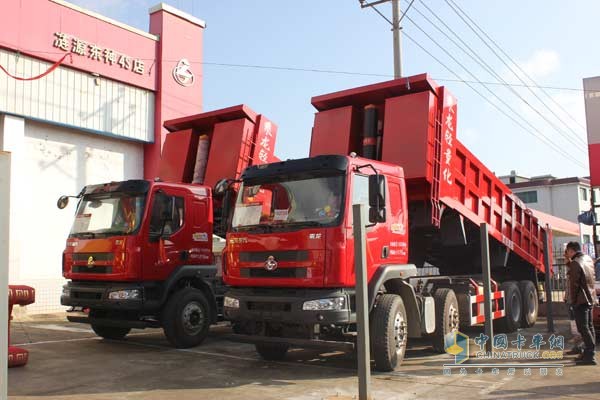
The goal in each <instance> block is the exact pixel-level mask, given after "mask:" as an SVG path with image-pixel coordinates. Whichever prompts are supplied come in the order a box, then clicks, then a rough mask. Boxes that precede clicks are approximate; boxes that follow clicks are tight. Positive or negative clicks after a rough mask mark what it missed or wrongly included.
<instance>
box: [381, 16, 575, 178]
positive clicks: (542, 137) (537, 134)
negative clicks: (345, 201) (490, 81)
mask: <svg viewBox="0 0 600 400" xmlns="http://www.w3.org/2000/svg"><path fill="white" fill-rule="evenodd" d="M372 8H373V9H375V7H372ZM407 18H408V17H407ZM413 24H414V22H413ZM415 25H416V24H415ZM417 27H418V26H417ZM418 28H419V27H418ZM419 29H420V28H419ZM421 31H423V30H421ZM423 32H424V31H423ZM424 33H425V35H427V36H428V37H429V38H430V39H431V40H432V41H433V42H434V43H435V44H436V45H438V47H440V48H442V50H444V51H446V50H445V49H444V48H443V47H442V46H441V45H439V44H438V43H437V42H436V41H435V40H434V39H432V38H431V36H429V35H428V34H427V33H426V32H424ZM404 36H406V37H407V38H408V39H409V40H410V41H412V42H413V43H415V44H416V45H417V46H418V47H419V48H421V50H423V51H424V52H425V53H427V54H428V55H429V56H430V57H432V58H433V59H434V60H436V61H437V62H438V63H439V64H441V65H442V66H443V67H444V68H446V69H447V70H448V71H449V72H450V73H452V74H453V75H454V76H456V77H457V78H459V79H461V77H460V75H458V74H457V73H456V72H455V71H454V70H452V69H451V68H450V67H448V66H447V65H446V64H445V63H443V62H442V61H441V60H440V59H439V58H437V57H435V56H434V55H433V54H432V53H431V52H429V51H428V50H427V49H425V47H423V46H422V45H421V44H420V43H419V42H418V41H416V40H415V39H413V38H412V37H411V36H410V35H408V34H407V33H406V32H404ZM446 53H447V54H449V53H448V52H447V51H446ZM449 56H450V57H451V58H452V59H453V60H454V61H455V62H457V63H458V64H459V65H460V66H461V67H462V68H463V69H465V71H467V72H468V73H470V72H469V70H468V69H467V68H466V67H464V65H462V64H461V63H460V62H459V61H458V60H456V58H455V57H454V56H452V55H451V54H449ZM471 75H472V74H471ZM474 78H475V79H477V78H476V77H474ZM461 80H462V79H461ZM467 86H469V87H470V88H471V89H472V90H473V91H475V92H476V93H477V94H478V95H479V96H480V97H482V98H483V99H484V100H485V101H487V102H488V103H490V104H491V105H492V106H493V107H495V108H496V109H497V110H498V111H500V112H501V113H502V114H504V115H505V116H506V117H508V118H510V119H511V120H512V121H513V122H515V123H516V124H517V125H519V126H520V127H521V128H522V129H524V130H525V131H527V132H528V133H530V134H531V135H533V136H534V137H536V138H537V139H539V140H541V141H542V142H543V143H544V144H546V145H547V146H549V147H550V148H552V149H553V150H554V151H556V152H557V153H558V154H560V155H562V156H563V157H565V158H566V159H569V160H570V161H572V162H573V163H574V164H576V165H578V166H580V167H582V168H585V167H586V166H585V165H584V164H583V163H581V162H580V161H579V160H578V159H577V158H575V157H573V156H572V155H571V154H570V153H568V152H566V151H565V150H563V149H562V148H560V147H559V146H558V145H557V144H556V143H554V142H553V141H552V140H551V139H549V138H548V137H546V136H545V135H544V134H542V133H541V132H539V131H538V130H537V129H536V128H535V127H534V126H533V125H531V123H529V122H528V121H527V120H525V119H524V118H523V117H522V116H521V115H519V114H518V113H516V112H515V111H514V110H512V108H511V107H510V105H508V104H507V103H506V102H505V101H504V100H502V99H501V98H500V97H498V96H497V95H495V93H494V92H493V91H491V90H490V89H489V88H487V87H486V89H487V90H488V91H489V92H490V93H491V94H492V95H494V96H496V97H497V98H498V100H499V101H500V102H501V103H503V104H504V105H505V106H506V107H507V108H509V109H510V110H511V111H512V112H513V114H515V115H517V116H519V117H520V118H521V119H522V120H523V121H525V122H526V123H527V124H529V125H530V126H531V127H532V128H533V130H531V129H528V128H527V127H525V126H524V125H523V124H522V123H521V122H519V121H518V120H516V119H515V118H514V117H513V116H512V115H510V114H508V113H507V112H506V111H505V110H503V109H502V108H500V107H498V105H497V104H495V103H494V102H492V101H491V100H490V99H489V98H488V97H486V96H485V95H483V94H482V93H481V92H480V91H478V90H477V89H476V88H475V87H474V86H473V85H471V84H468V83H467ZM484 87H485V85H484Z"/></svg>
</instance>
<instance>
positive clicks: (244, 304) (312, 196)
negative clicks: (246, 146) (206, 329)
mask: <svg viewBox="0 0 600 400" xmlns="http://www.w3.org/2000/svg"><path fill="white" fill-rule="evenodd" d="M375 172H377V173H379V174H381V175H383V176H385V181H386V184H385V189H384V190H385V193H386V196H385V209H386V212H387V217H386V219H385V222H382V223H379V224H374V225H373V226H370V227H369V228H368V229H367V243H368V250H367V255H368V258H369V259H368V271H367V273H368V275H369V277H372V276H373V275H374V274H375V273H376V271H377V270H378V269H379V267H380V266H382V265H405V264H406V263H407V261H408V251H407V249H408V232H407V229H406V227H407V223H408V221H407V212H406V197H405V196H404V191H405V187H404V179H403V173H402V169H401V168H400V167H397V166H394V165H391V164H387V163H383V162H373V161H372V160H367V159H364V158H360V157H350V156H337V155H331V156H318V157H315V158H307V159H300V160H291V161H285V162H281V163H275V164H269V165H267V166H261V167H260V168H249V169H247V170H246V172H245V173H244V175H243V177H242V181H243V183H242V186H241V188H240V192H239V195H238V198H237V201H236V204H235V209H234V213H233V221H232V227H231V231H230V233H229V234H228V239H227V248H226V260H227V274H226V283H227V284H228V285H230V286H232V287H236V286H252V287H254V288H256V293H260V294H261V296H263V297H264V298H265V299H266V298H268V297H269V295H270V294H275V293H279V294H283V293H286V295H285V296H283V297H281V299H283V298H284V297H285V299H284V300H281V301H278V300H277V301H275V303H279V304H271V303H269V302H268V301H266V302H264V301H263V303H264V304H262V306H264V307H262V308H261V307H260V306H258V305H257V304H255V303H256V302H253V301H252V299H251V298H248V299H246V298H245V296H244V295H243V294H241V292H237V291H236V290H235V289H232V290H231V291H230V292H229V295H228V296H230V297H232V298H235V299H236V300H238V301H239V302H240V308H241V309H244V310H248V312H247V313H244V314H243V316H242V318H246V319H255V318H257V319H258V320H263V319H265V317H266V316H267V315H268V313H270V312H272V311H274V310H276V309H279V317H280V320H281V321H285V322H299V321H302V322H306V323H317V322H318V323H322V324H327V323H336V322H342V321H343V322H346V323H348V322H351V321H354V320H355V316H354V307H353V306H352V307H351V305H353V304H354V285H355V274H354V252H353V248H354V246H353V244H352V243H353V240H354V239H353V236H352V235H353V234H352V226H353V221H352V204H357V203H362V204H366V205H368V204H369V192H368V190H369V176H370V175H373V174H374V173H375ZM407 268H408V267H407ZM274 285H276V286H277V289H274V288H273V286H274ZM250 297H252V295H250ZM277 298H279V297H277ZM271 308H273V309H271ZM237 316H238V315H237V313H236V311H235V310H234V309H231V308H228V309H227V317H228V318H233V319H237Z"/></svg>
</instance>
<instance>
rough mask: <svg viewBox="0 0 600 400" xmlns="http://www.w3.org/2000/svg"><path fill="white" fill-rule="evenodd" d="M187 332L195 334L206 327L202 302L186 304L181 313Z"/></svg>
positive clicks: (191, 334)
mask: <svg viewBox="0 0 600 400" xmlns="http://www.w3.org/2000/svg"><path fill="white" fill-rule="evenodd" d="M181 318H182V322H183V329H184V330H185V333H186V334H188V335H190V336H194V335H197V334H198V333H200V332H201V331H202V329H203V328H204V310H203V309H202V306H201V305H200V303H198V302H196V301H192V302H190V303H188V304H186V305H185V307H184V308H183V312H182V313H181Z"/></svg>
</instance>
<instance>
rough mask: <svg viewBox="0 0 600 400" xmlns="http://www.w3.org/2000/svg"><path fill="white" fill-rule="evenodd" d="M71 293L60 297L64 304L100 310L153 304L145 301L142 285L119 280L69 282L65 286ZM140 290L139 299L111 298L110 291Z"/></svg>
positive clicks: (128, 308)
mask: <svg viewBox="0 0 600 400" xmlns="http://www.w3.org/2000/svg"><path fill="white" fill-rule="evenodd" d="M63 288H64V289H66V290H67V291H68V292H69V293H68V294H67V295H65V294H64V291H63V295H61V297H60V304H62V305H63V306H72V307H83V308H91V309H99V310H117V311H142V310H146V309H148V308H151V307H149V306H151V305H152V303H148V302H145V301H144V292H145V288H144V287H143V286H142V285H139V284H135V283H131V284H127V283H117V282H106V283H104V282H102V283H99V282H72V281H70V282H67V284H66V285H64V286H63ZM133 289H136V290H139V291H140V293H141V296H140V298H139V299H119V300H113V299H109V298H108V295H109V293H110V292H113V291H118V290H133Z"/></svg>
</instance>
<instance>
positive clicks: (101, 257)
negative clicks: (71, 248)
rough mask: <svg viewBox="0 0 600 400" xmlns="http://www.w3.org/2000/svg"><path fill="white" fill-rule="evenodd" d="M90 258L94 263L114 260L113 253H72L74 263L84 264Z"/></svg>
mask: <svg viewBox="0 0 600 400" xmlns="http://www.w3.org/2000/svg"><path fill="white" fill-rule="evenodd" d="M90 257H94V261H112V260H114V258H115V255H114V254H113V253H73V261H74V262H86V263H87V261H88V259H89V258H90Z"/></svg>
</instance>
